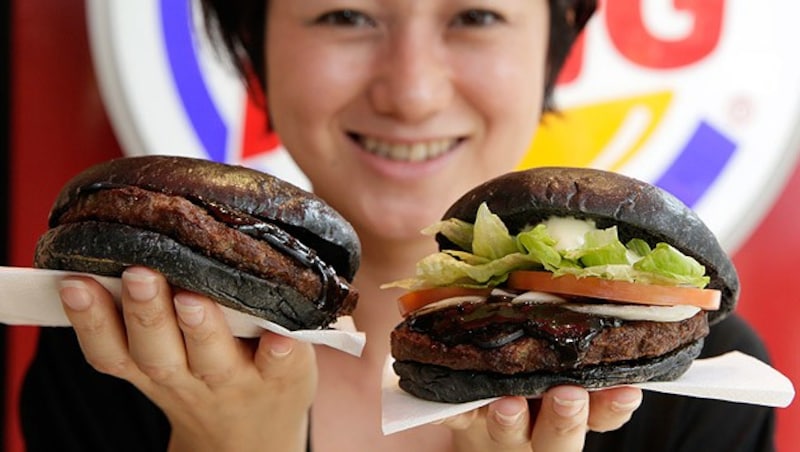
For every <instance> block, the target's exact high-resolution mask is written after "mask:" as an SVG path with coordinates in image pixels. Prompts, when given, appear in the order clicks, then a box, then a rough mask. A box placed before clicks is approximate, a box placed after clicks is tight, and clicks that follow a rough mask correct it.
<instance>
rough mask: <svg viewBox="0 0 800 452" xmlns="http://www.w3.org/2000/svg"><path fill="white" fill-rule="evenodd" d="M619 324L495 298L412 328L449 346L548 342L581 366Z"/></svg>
mask: <svg viewBox="0 0 800 452" xmlns="http://www.w3.org/2000/svg"><path fill="white" fill-rule="evenodd" d="M621 324H622V321H621V320H619V319H613V318H605V317H598V316H593V315H589V314H584V313H579V312H574V311H570V310H569V309H564V308H562V307H560V306H558V304H535V303H511V297H507V296H495V295H493V296H490V297H488V298H487V300H486V302H485V303H462V304H458V305H455V306H449V307H446V308H442V309H439V310H435V311H431V312H427V313H423V314H420V315H417V316H413V315H412V316H411V317H410V318H409V319H408V325H409V328H411V329H412V330H413V331H416V332H418V333H422V334H426V335H429V336H430V337H432V338H433V339H435V340H437V341H439V342H442V343H444V344H447V345H449V346H452V345H457V344H471V345H475V346H477V347H479V348H483V349H492V348H498V347H501V346H503V345H506V344H509V343H511V342H513V341H515V340H517V339H519V338H521V337H523V336H526V335H527V336H529V337H535V338H539V339H544V340H547V341H548V342H549V343H550V344H551V346H552V347H553V348H554V349H555V350H556V351H557V352H558V353H559V355H560V356H561V358H562V359H563V361H564V362H566V363H573V364H574V363H577V362H578V360H579V359H580V357H581V355H582V352H583V351H584V350H586V349H587V348H588V346H589V345H590V343H591V341H592V339H593V338H594V337H595V336H596V335H597V334H598V333H600V332H601V331H602V330H603V328H606V327H618V326H620V325H621Z"/></svg>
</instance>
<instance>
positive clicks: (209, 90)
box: [88, 0, 800, 250]
mask: <svg viewBox="0 0 800 452" xmlns="http://www.w3.org/2000/svg"><path fill="white" fill-rule="evenodd" d="M775 3H780V5H776V4H775ZM676 5H677V3H676V2H673V1H670V0H607V1H605V2H602V4H601V7H600V9H599V10H598V12H597V14H596V15H595V17H594V18H593V19H592V20H591V21H590V23H589V25H588V27H587V29H586V30H585V32H584V33H583V35H582V36H581V38H580V40H579V42H578V43H577V45H576V47H575V49H574V51H573V54H572V55H571V57H570V60H569V61H568V63H567V65H566V67H565V69H564V71H563V73H562V77H561V79H560V81H559V85H558V88H557V90H556V104H557V105H558V106H559V111H558V112H557V113H556V114H550V115H547V116H546V117H545V118H543V123H542V127H540V129H539V131H538V132H537V134H536V136H535V137H534V138H533V140H532V145H531V146H530V149H529V150H528V152H527V154H526V155H525V157H524V159H523V161H522V162H521V163H520V166H521V167H530V166H540V165H572V166H590V167H596V168H603V169H610V170H614V171H618V172H621V173H624V174H627V175H630V176H634V177H637V178H640V179H643V180H646V181H648V182H652V183H655V184H656V185H659V186H661V187H662V188H664V189H666V190H668V191H670V192H672V193H673V194H675V195H676V196H677V197H678V198H680V199H681V200H683V201H684V202H685V203H687V204H688V205H690V206H692V207H693V208H694V209H695V210H697V212H698V213H699V214H700V216H701V217H702V218H703V219H704V220H705V221H706V222H707V223H708V225H709V226H710V227H711V229H712V230H713V231H714V232H715V233H716V234H717V235H718V237H719V238H720V239H721V241H722V242H723V244H724V245H725V246H726V247H727V248H728V249H730V250H732V249H734V248H735V247H737V246H738V245H739V243H741V242H742V241H743V240H744V239H745V238H746V237H747V236H748V234H749V233H750V232H751V230H752V228H753V227H755V226H756V225H757V224H758V222H759V221H760V219H761V217H762V215H763V214H764V213H765V212H766V210H767V209H768V208H769V207H770V205H771V200H772V199H773V198H774V197H775V195H776V194H777V193H778V191H779V189H780V188H781V187H782V185H783V183H784V181H785V179H786V177H787V176H788V172H789V171H790V170H791V169H792V168H793V167H794V164H795V162H796V159H797V151H798V148H800V140H798V136H797V135H798V134H797V132H796V129H798V127H797V125H798V120H799V119H800V83H797V81H798V80H800V60H798V59H797V58H796V57H795V55H794V54H795V53H796V52H795V49H794V45H793V43H796V42H798V39H800V29H799V28H798V27H797V26H796V25H795V24H794V23H793V20H794V18H796V17H798V14H800V3H797V2H793V1H791V0H782V1H778V2H771V3H770V6H769V7H766V6H764V5H763V4H762V3H760V2H752V1H747V0H727V1H726V0H690V1H685V2H680V4H679V5H678V6H676ZM88 14H89V24H90V36H91V44H92V52H93V56H94V60H95V64H96V68H97V73H98V76H99V79H100V84H101V89H102V92H103V96H104V101H105V102H106V105H107V108H108V109H109V113H110V116H111V120H112V123H113V124H114V127H115V129H116V131H117V134H118V136H119V138H120V141H121V143H122V145H123V147H124V149H125V151H126V152H127V153H130V154H143V153H144V154H147V153H164V152H170V153H174V154H178V155H188V156H195V157H202V158H208V159H211V160H215V161H221V162H231V163H241V164H245V165H248V166H252V167H255V168H258V169H261V170H264V171H267V172H270V173H273V174H277V175H279V176H281V177H282V178H284V179H287V180H289V181H291V182H294V183H295V184H297V185H300V186H307V180H306V179H305V177H304V176H303V175H302V173H301V172H300V171H299V169H298V168H297V167H296V166H295V165H294V163H293V162H292V161H291V158H290V157H289V156H288V154H287V153H286V152H285V150H284V149H282V148H281V147H280V143H279V140H278V139H277V137H275V136H274V135H271V134H269V133H266V132H265V131H264V130H263V127H262V126H263V124H264V123H265V118H264V116H263V112H261V111H260V110H259V109H258V108H257V107H256V106H255V105H254V104H253V102H252V100H251V99H249V98H248V97H247V96H246V93H245V92H244V90H243V89H242V87H241V83H240V81H239V80H238V79H237V77H236V76H235V75H234V73H233V71H232V70H231V69H230V68H228V67H225V66H223V64H222V63H221V62H220V61H219V59H218V58H217V57H216V55H215V53H214V51H213V49H212V48H211V45H210V44H209V42H207V41H206V39H205V36H202V35H200V34H196V33H194V32H193V28H194V24H198V23H200V22H201V19H200V17H198V16H197V15H196V9H193V8H192V5H191V3H190V2H187V1H186V0H140V1H136V2H130V1H124V0H90V1H89V2H88ZM765 199H767V201H768V202H765Z"/></svg>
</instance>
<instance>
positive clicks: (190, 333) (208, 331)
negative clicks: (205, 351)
mask: <svg viewBox="0 0 800 452" xmlns="http://www.w3.org/2000/svg"><path fill="white" fill-rule="evenodd" d="M181 330H182V331H183V337H184V340H185V341H186V342H187V343H190V344H191V345H195V346H201V347H202V346H206V345H208V344H211V343H213V342H215V341H216V340H217V338H218V337H219V334H218V331H217V330H215V329H213V328H184V327H183V326H181Z"/></svg>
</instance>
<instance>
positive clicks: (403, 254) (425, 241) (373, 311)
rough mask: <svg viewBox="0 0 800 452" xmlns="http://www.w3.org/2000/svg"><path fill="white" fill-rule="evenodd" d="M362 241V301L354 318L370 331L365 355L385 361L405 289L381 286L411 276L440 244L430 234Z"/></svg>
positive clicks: (357, 281) (359, 279) (358, 282)
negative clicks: (398, 238) (405, 238)
mask: <svg viewBox="0 0 800 452" xmlns="http://www.w3.org/2000/svg"><path fill="white" fill-rule="evenodd" d="M361 242H362V255H361V266H360V269H359V271H358V274H357V275H356V279H355V281H354V283H355V285H356V287H357V288H358V290H359V302H358V307H357V308H356V311H355V312H354V314H353V319H354V321H355V323H356V327H357V328H358V329H359V330H361V331H363V332H364V333H365V334H366V335H367V347H366V349H365V350H364V356H363V359H366V360H373V359H375V360H380V362H383V360H384V359H385V357H386V355H387V354H388V353H389V333H390V332H391V330H392V329H393V328H394V327H395V325H397V324H398V323H399V322H400V319H401V317H400V313H399V310H398V308H397V303H396V299H397V297H398V296H399V295H400V293H401V291H399V290H398V289H381V288H380V286H381V285H382V284H385V283H387V282H390V281H394V280H398V279H403V278H407V277H409V276H411V275H412V274H413V273H414V268H415V265H416V263H417V261H418V260H419V259H421V258H422V257H424V256H425V255H427V254H429V253H431V252H434V251H435V250H436V246H435V242H434V241H433V240H431V239H430V238H429V237H421V239H420V240H416V241H408V240H403V241H391V240H385V239H374V238H370V237H368V236H362V237H361Z"/></svg>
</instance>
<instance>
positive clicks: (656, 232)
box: [437, 167, 739, 324]
mask: <svg viewBox="0 0 800 452" xmlns="http://www.w3.org/2000/svg"><path fill="white" fill-rule="evenodd" d="M482 202H486V203H487V205H488V207H489V210H491V211H492V213H495V214H497V215H498V216H499V217H500V218H502V220H503V222H504V223H505V224H506V226H507V227H508V228H509V231H510V232H511V233H512V234H513V233H516V232H519V231H520V230H521V229H523V228H524V227H525V226H526V225H534V224H537V223H538V222H540V221H544V220H546V219H547V218H549V217H551V216H572V217H575V218H579V219H592V220H594V221H595V222H596V224H597V227H598V228H607V227H610V226H613V225H616V226H617V228H618V232H619V237H620V240H621V241H622V242H623V243H624V242H626V241H627V240H630V239H632V238H640V239H643V240H645V241H646V242H648V243H649V244H650V246H655V244H656V243H658V242H666V243H669V244H670V245H672V246H674V247H675V248H676V249H678V250H680V251H681V252H682V253H684V254H686V255H688V256H691V257H693V258H695V259H696V260H697V261H698V262H700V263H701V264H702V265H704V266H705V267H706V274H707V275H708V276H709V277H710V278H711V282H710V284H709V285H708V288H709V289H717V290H720V291H721V292H722V300H721V306H720V309H719V310H718V311H712V312H709V323H711V324H713V323H716V322H718V321H720V320H721V319H723V318H724V317H725V316H727V314H728V313H729V312H731V311H732V310H733V309H734V308H735V306H736V302H737V300H738V297H739V278H738V276H737V273H736V269H735V267H734V266H733V263H732V262H731V260H730V258H729V257H728V255H727V254H726V252H725V250H723V249H722V247H721V246H720V244H719V242H718V241H717V238H716V236H715V235H714V233H713V232H711V230H710V229H709V228H708V227H707V226H706V225H705V223H703V221H702V220H701V219H700V217H699V216H698V215H697V214H696V213H695V212H694V211H693V210H691V209H690V208H689V207H687V206H686V205H685V204H683V203H682V202H681V201H680V200H679V199H677V198H676V197H674V196H673V195H671V194H670V193H668V192H666V191H664V190H662V189H660V188H658V187H656V186H653V185H651V184H648V183H645V182H642V181H640V180H637V179H634V178H631V177H628V176H624V175H621V174H618V173H613V172H609V171H603V170H597V169H590V168H568V167H541V168H533V169H529V170H524V171H517V172H512V173H508V174H505V175H502V176H499V177H497V178H495V179H492V180H490V181H487V182H485V183H483V184H481V185H479V186H477V187H475V188H473V189H472V190H470V191H469V192H467V193H466V194H464V195H463V196H462V197H461V198H460V199H458V200H457V201H456V202H455V203H454V204H453V205H452V206H451V207H450V208H449V209H448V210H447V212H445V214H444V216H443V219H447V218H458V219H461V220H464V221H467V222H474V221H475V216H476V212H477V211H478V206H479V205H480V204H481V203H482ZM437 241H438V242H439V246H440V248H441V249H451V248H457V247H456V246H455V245H454V244H452V243H451V242H449V241H448V240H447V239H446V238H445V237H444V236H442V235H441V234H440V235H438V236H437Z"/></svg>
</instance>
